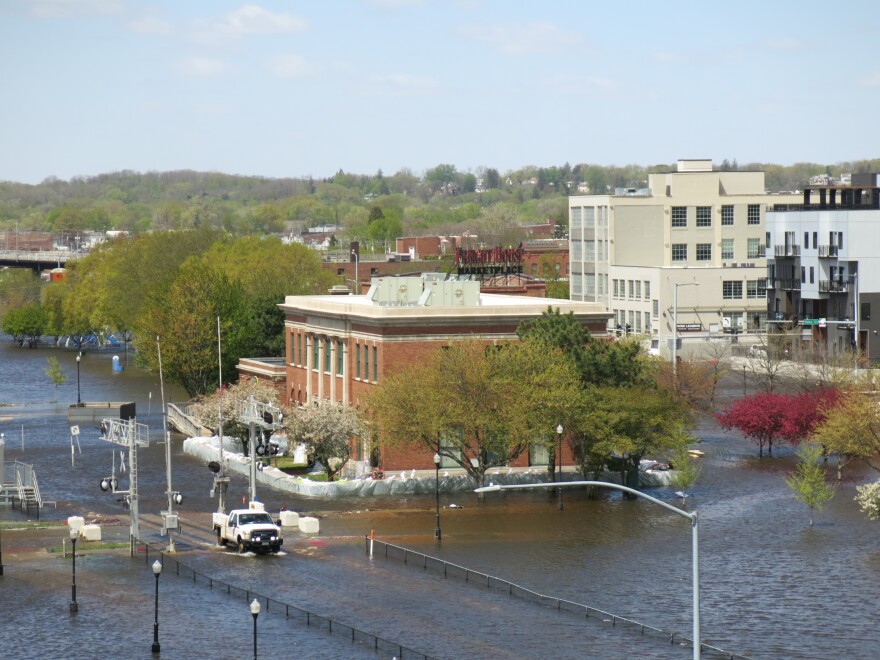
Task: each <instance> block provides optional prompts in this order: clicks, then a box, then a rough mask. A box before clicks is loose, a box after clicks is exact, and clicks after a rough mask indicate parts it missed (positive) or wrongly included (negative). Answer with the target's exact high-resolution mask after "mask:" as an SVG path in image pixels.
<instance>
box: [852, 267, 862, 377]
mask: <svg viewBox="0 0 880 660" xmlns="http://www.w3.org/2000/svg"><path fill="white" fill-rule="evenodd" d="M860 311H861V310H859V274H858V273H853V321H854V322H855V327H854V329H853V333H854V334H855V337H853V339H855V341H854V342H853V355H854V367H853V368H854V369H856V370H858V368H859V313H860Z"/></svg>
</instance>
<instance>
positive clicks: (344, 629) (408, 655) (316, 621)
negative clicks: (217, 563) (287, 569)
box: [141, 542, 431, 660]
mask: <svg viewBox="0 0 880 660" xmlns="http://www.w3.org/2000/svg"><path fill="white" fill-rule="evenodd" d="M141 543H143V542H141ZM142 547H143V550H144V558H145V559H146V563H147V566H149V565H150V560H151V559H153V560H155V558H156V557H159V559H160V561H161V563H162V573H163V575H166V574H169V573H170V572H171V571H174V574H175V575H177V576H180V577H185V578H189V579H192V581H193V584H201V585H203V586H206V587H208V588H209V589H212V590H213V589H218V590H220V591H225V592H226V594H227V595H228V596H232V597H235V598H244V602H245V603H250V602H251V601H252V600H254V599H256V600H258V601H260V604H261V605H263V606H264V607H265V610H263V611H264V612H266V613H267V614H269V613H273V614H275V613H277V614H278V615H279V616H281V615H282V614H283V615H284V618H286V619H288V620H290V621H293V622H294V623H300V624H303V625H305V626H308V627H310V628H316V629H318V630H323V631H325V632H327V633H328V634H330V635H334V636H336V637H338V638H339V639H340V640H348V641H350V642H351V643H352V644H360V645H363V646H365V647H366V648H370V649H373V651H375V652H376V653H377V654H379V653H381V654H384V655H387V656H388V657H394V658H399V659H400V660H409V659H413V660H416V659H418V660H431V656H428V655H425V654H424V653H422V652H420V651H414V650H413V649H410V648H407V647H405V646H403V645H401V644H398V643H397V642H392V641H390V640H387V639H384V638H382V637H379V636H377V635H373V634H371V633H368V632H364V631H363V630H359V629H357V628H355V627H353V626H350V625H348V624H346V623H342V622H341V621H336V620H335V619H331V618H329V617H326V616H322V615H320V614H315V613H314V612H310V611H309V610H304V609H303V608H301V607H297V606H296V605H290V604H289V603H284V602H282V601H280V600H277V599H275V598H270V597H269V596H266V595H264V594H261V593H259V592H257V591H254V590H253V589H242V588H241V587H236V586H235V585H232V584H229V583H228V582H223V581H222V580H216V579H214V578H212V577H210V576H209V575H205V574H204V573H200V572H199V571H196V570H195V569H193V568H191V567H190V566H187V565H186V564H184V563H183V562H182V561H180V560H179V559H177V558H176V557H174V556H172V555H169V554H167V553H166V552H165V551H164V549H159V548H156V547H153V546H151V545H150V544H148V543H143V546H142ZM166 571H168V573H166Z"/></svg>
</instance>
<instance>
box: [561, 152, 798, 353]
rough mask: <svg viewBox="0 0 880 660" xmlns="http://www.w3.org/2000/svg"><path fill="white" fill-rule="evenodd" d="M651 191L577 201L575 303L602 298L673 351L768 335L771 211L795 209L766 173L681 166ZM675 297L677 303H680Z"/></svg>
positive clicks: (619, 321) (621, 322) (634, 328)
mask: <svg viewBox="0 0 880 660" xmlns="http://www.w3.org/2000/svg"><path fill="white" fill-rule="evenodd" d="M647 183H648V187H647V188H643V189H626V190H617V191H615V194H606V195H577V196H572V197H570V198H569V244H570V260H571V298H572V300H576V301H583V302H598V303H602V304H604V305H606V306H607V307H608V309H609V310H610V311H611V313H612V320H611V322H610V324H609V330H615V329H623V330H626V331H629V332H633V333H637V334H642V335H644V336H646V337H649V338H652V339H655V340H659V341H655V344H657V345H658V346H659V348H660V351H661V352H664V353H665V352H666V351H667V349H668V348H669V347H670V346H671V344H670V342H671V339H672V336H673V317H674V316H675V315H676V312H677V331H678V336H679V337H686V336H687V335H688V334H693V335H703V336H706V335H711V334H713V333H715V334H719V335H721V334H725V333H729V334H739V333H741V332H752V331H763V330H764V329H765V325H766V320H767V259H766V245H767V238H766V229H765V213H766V210H767V207H768V206H772V205H773V204H777V203H793V202H796V201H797V200H798V199H799V197H798V196H796V195H793V194H769V193H768V192H766V191H765V188H764V173H763V172H739V171H735V172H720V171H715V170H713V168H712V161H711V160H706V159H700V160H680V161H678V166H677V168H676V170H675V171H674V172H668V173H656V174H651V175H649V179H648V182H647ZM676 299H677V305H676Z"/></svg>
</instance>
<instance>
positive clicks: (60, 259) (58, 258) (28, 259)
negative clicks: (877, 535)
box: [0, 250, 83, 273]
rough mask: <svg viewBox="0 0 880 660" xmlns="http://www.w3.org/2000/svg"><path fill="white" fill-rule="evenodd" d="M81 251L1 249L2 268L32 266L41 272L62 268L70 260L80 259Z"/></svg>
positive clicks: (0, 260) (0, 262)
mask: <svg viewBox="0 0 880 660" xmlns="http://www.w3.org/2000/svg"><path fill="white" fill-rule="evenodd" d="M82 254H83V253H81V252H67V251H62V250H44V251H30V250H0V268H2V267H4V266H5V267H9V268H30V269H31V270H34V271H36V272H37V273H39V272H40V271H44V270H50V269H52V268H62V267H64V266H65V265H66V264H67V262H68V261H71V260H74V259H78V258H79V257H81V256H82Z"/></svg>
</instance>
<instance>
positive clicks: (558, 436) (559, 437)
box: [556, 424, 562, 511]
mask: <svg viewBox="0 0 880 660" xmlns="http://www.w3.org/2000/svg"><path fill="white" fill-rule="evenodd" d="M556 444H557V445H559V481H560V482H561V481H562V424H559V425H558V426H557V427H556ZM557 493H558V495H559V497H558V499H557V502H556V508H558V509H559V510H560V511H562V488H560V489H559V490H558V491H557Z"/></svg>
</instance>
